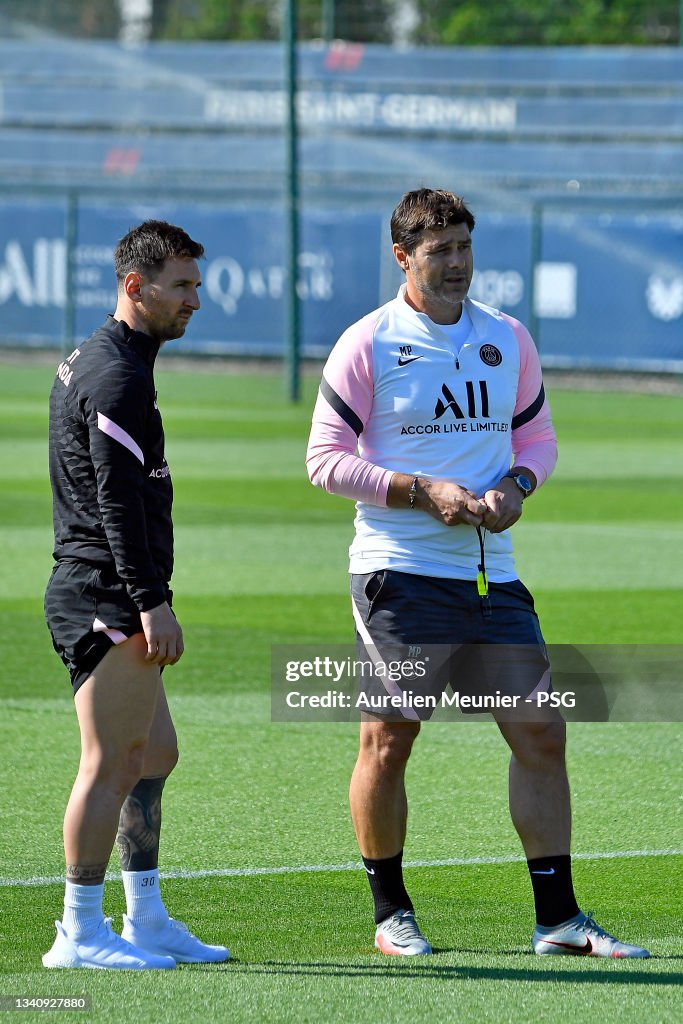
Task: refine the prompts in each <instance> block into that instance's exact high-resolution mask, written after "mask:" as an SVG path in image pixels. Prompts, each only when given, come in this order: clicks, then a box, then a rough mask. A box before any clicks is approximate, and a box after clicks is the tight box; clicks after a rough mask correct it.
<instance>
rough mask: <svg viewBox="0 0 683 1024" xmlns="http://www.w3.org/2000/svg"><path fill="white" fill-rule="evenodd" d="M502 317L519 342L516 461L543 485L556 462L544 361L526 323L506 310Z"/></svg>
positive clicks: (514, 434)
mask: <svg viewBox="0 0 683 1024" xmlns="http://www.w3.org/2000/svg"><path fill="white" fill-rule="evenodd" d="M503 319H504V320H505V321H506V323H507V324H508V325H509V327H510V328H511V329H512V332H513V333H514V335H515V337H516V339H517V344H518V345H519V380H518V382H517V401H516V402H515V409H514V413H513V419H512V450H513V452H514V457H515V465H517V466H525V467H526V468H527V469H530V470H531V471H532V473H533V474H534V476H535V477H536V481H537V484H538V486H539V487H540V486H541V484H542V483H544V482H545V481H546V480H547V479H548V477H549V476H550V474H551V473H552V471H553V470H554V468H555V465H556V463H557V438H556V436H555V429H554V427H553V421H552V417H551V415H550V406H549V404H548V400H547V398H546V396H545V389H544V387H543V372H542V370H541V361H540V359H539V358H538V352H537V351H536V346H535V345H534V343H533V340H532V338H531V335H530V334H529V332H528V331H527V329H526V327H524V325H523V324H521V323H520V322H519V320H515V319H514V317H511V316H507V314H503Z"/></svg>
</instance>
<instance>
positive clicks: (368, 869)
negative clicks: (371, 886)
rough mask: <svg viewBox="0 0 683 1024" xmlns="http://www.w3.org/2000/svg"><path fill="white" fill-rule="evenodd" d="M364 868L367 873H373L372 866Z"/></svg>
mask: <svg viewBox="0 0 683 1024" xmlns="http://www.w3.org/2000/svg"><path fill="white" fill-rule="evenodd" d="M365 870H366V871H367V873H368V874H369V875H374V873H375V869H374V868H365Z"/></svg>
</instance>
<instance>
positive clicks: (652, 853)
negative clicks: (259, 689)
mask: <svg viewBox="0 0 683 1024" xmlns="http://www.w3.org/2000/svg"><path fill="white" fill-rule="evenodd" d="M681 855H683V850H617V851H614V852H611V851H607V850H606V851H603V852H597V853H574V854H572V858H573V860H620V859H622V858H628V857H680V856H681ZM524 863H525V858H524V857H521V856H519V855H518V854H506V855H504V856H502V857H449V858H448V859H445V860H408V861H404V863H403V866H404V867H406V868H452V867H457V868H467V867H476V866H477V865H478V864H494V865H495V864H524ZM362 867H363V865H362V863H361V861H347V862H346V863H345V864H299V865H297V866H295V867H271V868H207V869H205V870H204V871H189V870H186V869H185V868H170V869H169V870H168V871H161V873H160V874H161V878H253V877H255V876H257V875H304V874H307V873H311V872H324V871H360V870H362ZM120 878H121V876H120V874H119V873H118V872H108V874H107V880H108V881H110V882H115V881H119V880H120ZM63 881H64V876H63V875H46V876H43V877H34V878H0V888H3V889H9V888H17V887H19V886H31V885H59V884H60V883H62V882H63Z"/></svg>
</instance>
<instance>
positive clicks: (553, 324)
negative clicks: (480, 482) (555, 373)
mask: <svg viewBox="0 0 683 1024" xmlns="http://www.w3.org/2000/svg"><path fill="white" fill-rule="evenodd" d="M682 9H683V4H679V2H678V0H663V2H659V3H657V2H654V3H649V4H645V3H642V2H640V0H618V2H608V0H575V2H569V3H563V4H557V3H551V2H547V0H520V2H517V3H515V5H514V8H513V7H511V5H509V4H506V3H502V2H498V0H493V2H490V3H488V4H486V5H484V4H481V3H478V2H473V0H472V2H470V0H466V2H461V3H457V2H455V3H454V2H449V3H445V2H441V0H430V2H427V0H363V2H361V0H322V2H320V0H317V2H314V0H300V3H299V6H298V14H297V21H296V29H297V34H298V37H299V47H298V50H299V75H298V97H297V110H298V118H299V127H300V138H299V144H298V152H299V159H300V168H299V176H300V204H299V210H300V217H301V237H300V250H299V256H298V260H297V263H298V266H297V282H298V295H299V298H300V301H301V310H302V325H301V328H302V351H303V354H304V355H310V356H321V355H324V354H326V352H327V351H329V349H330V347H331V346H332V345H333V344H334V342H335V341H336V338H337V337H338V335H339V334H340V333H341V331H342V330H343V329H344V328H345V327H346V326H347V325H348V324H349V323H351V322H352V321H353V320H355V319H357V318H358V317H359V316H361V315H363V314H364V313H366V312H367V311H369V310H370V309H372V308H373V307H375V306H377V305H379V304H380V303H382V302H384V301H386V300H387V299H388V298H390V297H391V296H392V295H393V294H394V293H395V291H396V288H397V287H398V285H399V284H400V275H399V274H398V271H397V268H396V267H395V265H394V264H393V260H392V258H391V253H390V240H389V234H388V219H389V216H390V213H391V210H392V209H393V206H394V205H395V203H396V201H397V200H398V198H399V197H400V195H401V194H402V193H403V192H404V191H406V190H407V189H410V188H416V187H419V186H421V185H429V186H435V187H444V188H449V189H452V190H454V191H456V192H458V193H460V194H462V195H464V196H465V198H466V200H467V201H468V203H469V205H470V206H471V208H472V209H473V211H474V212H475V215H476V217H477V228H476V233H475V262H476V267H477V270H476V274H475V279H474V282H473V288H472V294H473V296H474V297H475V298H479V299H481V300H482V301H484V302H488V303H490V304H491V305H494V306H497V307H499V308H502V309H505V310H506V311H508V312H510V313H511V314H512V315H514V316H518V317H519V318H520V319H522V320H524V321H525V322H526V323H527V324H528V325H529V326H530V328H531V330H532V333H533V334H534V336H535V338H536V340H537V343H538V346H539V349H540V351H541V356H542V359H543V361H544V363H545V365H546V366H561V367H563V366H568V367H577V366H578V367H581V366H586V367H609V368H623V369H638V370H667V371H672V372H682V371H683V47H681V46H680V43H681V22H682ZM282 23H283V10H282V9H281V8H280V7H279V6H278V5H277V4H274V3H266V2H264V0H235V2H226V0H117V2H112V0H50V2H49V3H48V2H47V0H30V2H29V0H0V344H4V345H13V346H16V345H22V346H28V345H30V346H41V347H46V346H47V347H63V348H70V347H72V346H73V343H74V342H76V341H77V340H78V339H79V338H82V337H83V336H85V335H86V334H87V333H89V332H90V331H91V330H92V329H93V328H94V327H95V326H97V324H98V323H100V322H101V320H102V318H103V314H104V312H106V311H108V310H110V309H112V308H113V305H114V277H113V271H112V267H111V250H112V247H113V245H114V244H115V242H116V240H117V239H118V238H119V237H120V236H121V235H122V234H123V233H125V231H126V230H128V228H129V227H130V226H131V225H132V224H134V223H136V222H137V221H139V220H140V219H142V218H144V217H146V216H161V217H165V218H167V219H169V220H174V221H177V222H179V223H181V224H182V225H183V226H184V227H185V228H186V229H187V230H188V231H190V233H191V234H194V235H195V237H197V238H199V239H200V240H201V241H202V242H203V243H204V244H205V246H206V250H207V260H206V264H205V266H204V283H205V287H204V293H205V294H204V310H203V313H202V316H201V317H198V318H197V319H196V321H195V322H193V324H192V325H191V327H190V329H189V330H188V332H187V335H186V337H185V338H184V339H183V341H182V342H181V343H176V344H175V345H174V349H175V350H176V351H180V350H183V351H186V352H187V351H189V352H195V353H197V354H201V353H220V354H235V355H251V356H257V355H259V356H260V355H279V354H281V353H282V352H283V351H284V348H285V346H286V341H287V339H286V337H285V335H286V333H287V328H286V317H285V303H286V289H287V282H288V280H289V277H290V270H289V267H288V258H287V230H286V229H287V223H286V215H285V206H286V199H287V195H286V192H287V175H286V137H285V135H286V133H285V124H286V112H287V96H286V89H285V52H284V48H283V46H282V44H281V43H280V41H279V39H280V35H281V32H282Z"/></svg>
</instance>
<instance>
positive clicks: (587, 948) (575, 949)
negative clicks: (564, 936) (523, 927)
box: [545, 936, 593, 956]
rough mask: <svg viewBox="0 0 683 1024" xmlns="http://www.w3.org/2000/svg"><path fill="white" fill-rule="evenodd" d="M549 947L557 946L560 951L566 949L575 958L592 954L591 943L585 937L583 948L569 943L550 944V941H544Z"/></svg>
mask: <svg viewBox="0 0 683 1024" xmlns="http://www.w3.org/2000/svg"><path fill="white" fill-rule="evenodd" d="M545 941H546V942H547V943H548V945H549V946H559V947H560V948H561V949H568V950H569V952H570V953H575V954H576V955H577V956H588V954H589V953H592V952H593V943H592V942H591V940H590V939H589V938H588V936H586V943H585V945H583V946H574V945H572V943H571V942H551V940H550V939H546V940H545Z"/></svg>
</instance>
